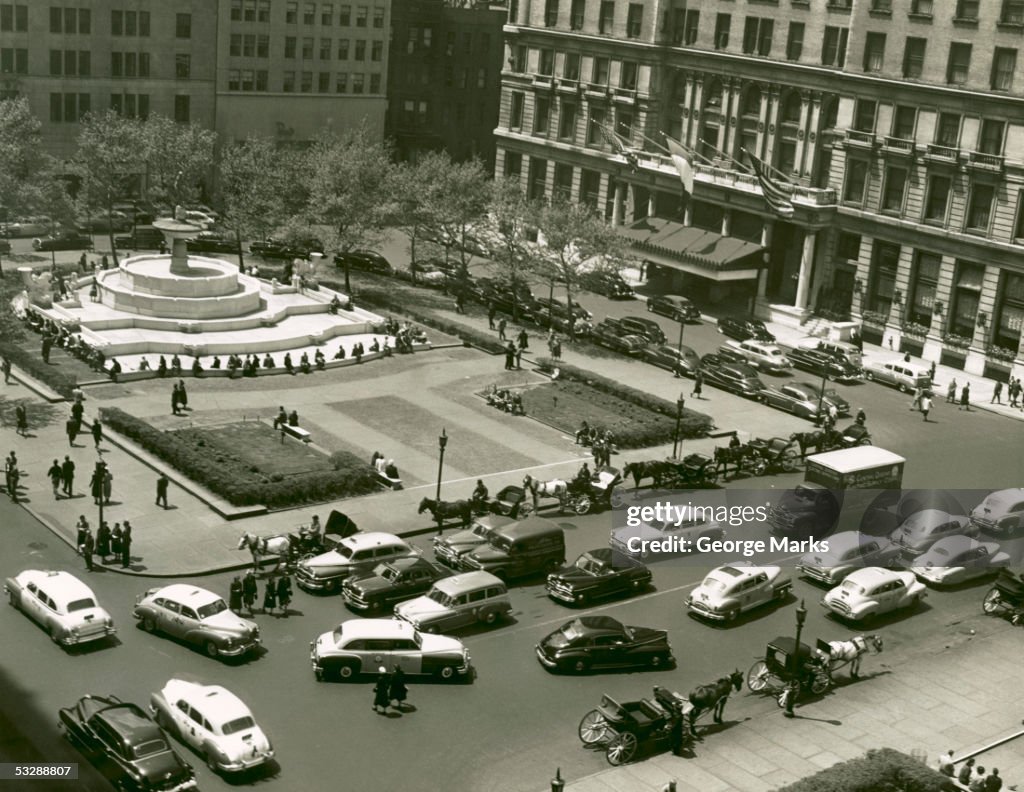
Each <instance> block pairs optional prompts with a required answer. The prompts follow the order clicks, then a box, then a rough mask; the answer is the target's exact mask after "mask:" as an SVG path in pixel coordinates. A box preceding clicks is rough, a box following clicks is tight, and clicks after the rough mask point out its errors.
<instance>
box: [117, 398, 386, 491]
mask: <svg viewBox="0 0 1024 792" xmlns="http://www.w3.org/2000/svg"><path fill="white" fill-rule="evenodd" d="M100 417H101V419H102V421H103V422H104V423H105V424H107V425H108V426H109V427H110V428H111V429H114V430H116V431H118V432H120V433H121V434H123V435H124V436H125V437H127V438H129V439H130V440H132V441H134V442H136V443H138V444H139V445H140V446H141V447H142V448H144V449H145V450H146V451H148V452H149V453H151V454H153V455H154V456H155V457H157V458H159V459H160V460H161V461H163V462H166V463H167V464H168V465H170V466H171V467H173V468H174V469H175V470H177V471H179V472H180V473H183V474H184V475H186V476H188V477H189V478H190V479H192V480H193V481H195V482H196V483H197V484H200V485H202V486H204V487H206V488H207V489H209V490H211V491H213V492H214V493H216V494H217V495H218V496H220V497H222V498H224V499H225V500H226V501H228V502H229V503H231V504H233V505H235V506H252V505H255V504H263V505H265V506H268V507H285V506H293V505H296V504H300V503H314V502H322V501H326V500H336V499H338V498H347V497H351V496H354V495H365V494H367V493H370V492H377V491H378V490H380V485H379V483H378V479H377V476H376V474H375V473H374V471H373V468H371V467H370V466H369V465H368V464H366V463H365V462H363V461H361V460H359V459H357V458H356V457H354V456H353V455H351V454H349V453H347V452H345V451H337V452H335V453H333V454H331V457H330V464H331V466H332V467H333V468H334V470H325V471H314V472H310V473H303V474H299V475H294V476H288V477H287V478H285V477H283V476H280V475H272V476H259V477H258V478H257V479H256V480H254V479H253V474H252V472H251V471H250V469H249V467H248V466H247V465H245V464H244V463H243V462H241V461H240V460H233V459H231V458H230V457H229V456H226V455H224V454H220V453H216V452H215V453H213V454H211V453H210V448H209V447H201V446H198V445H194V444H192V443H190V442H187V441H185V440H183V439H182V438H180V437H177V436H176V435H175V434H174V433H173V432H162V431H160V430H159V429H157V428H155V427H154V426H152V425H150V424H148V423H146V422H145V421H143V420H142V419H140V418H136V417H135V416H134V415H131V414H129V413H126V412H125V411H124V410H120V409H118V408H117V407H104V408H102V409H101V410H100Z"/></svg>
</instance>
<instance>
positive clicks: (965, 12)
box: [956, 0, 980, 22]
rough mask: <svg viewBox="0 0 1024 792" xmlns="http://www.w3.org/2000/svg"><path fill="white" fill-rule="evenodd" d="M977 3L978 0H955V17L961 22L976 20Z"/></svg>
mask: <svg viewBox="0 0 1024 792" xmlns="http://www.w3.org/2000/svg"><path fill="white" fill-rule="evenodd" d="M979 5H980V3H979V0H957V4H956V19H959V20H960V21H962V22H977V21H978V6H979Z"/></svg>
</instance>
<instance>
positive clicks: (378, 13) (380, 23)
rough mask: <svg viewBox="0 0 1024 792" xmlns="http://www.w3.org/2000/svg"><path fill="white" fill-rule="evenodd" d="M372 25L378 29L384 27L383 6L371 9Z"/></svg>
mask: <svg viewBox="0 0 1024 792" xmlns="http://www.w3.org/2000/svg"><path fill="white" fill-rule="evenodd" d="M373 26H374V27H375V28H380V29H383V28H384V9H383V8H379V7H376V6H375V7H374V9H373ZM427 46H428V47H429V46H430V44H429V42H428V43H427Z"/></svg>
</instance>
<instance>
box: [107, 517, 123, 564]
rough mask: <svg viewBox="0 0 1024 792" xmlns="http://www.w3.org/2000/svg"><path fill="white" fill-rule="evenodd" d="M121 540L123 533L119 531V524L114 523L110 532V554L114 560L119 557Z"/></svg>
mask: <svg viewBox="0 0 1024 792" xmlns="http://www.w3.org/2000/svg"><path fill="white" fill-rule="evenodd" d="M123 538H124V532H123V531H122V530H121V523H119V522H116V523H114V530H113V531H111V532H110V554H111V555H112V556H114V558H120V556H121V540H122V539H123Z"/></svg>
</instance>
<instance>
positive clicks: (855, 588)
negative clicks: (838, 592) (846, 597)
mask: <svg viewBox="0 0 1024 792" xmlns="http://www.w3.org/2000/svg"><path fill="white" fill-rule="evenodd" d="M843 589H844V590H845V591H848V592H850V593H851V594H863V593H864V587H863V586H861V585H858V584H857V583H855V582H854V581H852V580H850V579H849V578H847V579H846V580H844V581H843Z"/></svg>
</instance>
